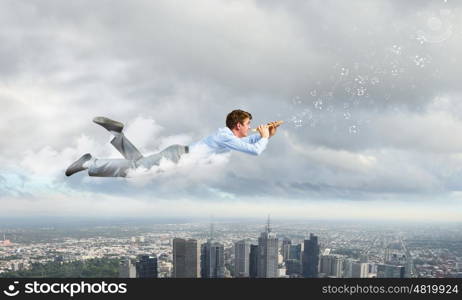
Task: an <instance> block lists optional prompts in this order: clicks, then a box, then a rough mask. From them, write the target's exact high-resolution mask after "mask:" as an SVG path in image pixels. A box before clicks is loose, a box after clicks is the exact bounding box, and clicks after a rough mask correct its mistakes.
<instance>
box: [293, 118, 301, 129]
mask: <svg viewBox="0 0 462 300" xmlns="http://www.w3.org/2000/svg"><path fill="white" fill-rule="evenodd" d="M294 126H295V128H299V127H302V126H303V120H300V119H298V120H295V121H294Z"/></svg>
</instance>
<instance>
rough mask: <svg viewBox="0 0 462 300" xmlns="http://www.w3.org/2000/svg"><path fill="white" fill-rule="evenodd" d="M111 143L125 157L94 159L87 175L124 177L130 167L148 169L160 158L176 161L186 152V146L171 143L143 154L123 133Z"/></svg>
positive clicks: (157, 162)
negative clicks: (162, 148) (150, 153)
mask: <svg viewBox="0 0 462 300" xmlns="http://www.w3.org/2000/svg"><path fill="white" fill-rule="evenodd" d="M111 144H112V145H113V146H114V147H115V148H116V149H117V150H118V151H119V152H120V153H121V154H122V156H123V157H124V158H125V159H117V158H115V159H95V160H94V161H93V163H92V164H91V165H90V166H89V167H88V175H90V176H97V177H125V176H127V172H128V171H129V170H130V169H133V168H137V167H140V166H142V167H144V168H146V169H150V168H151V167H153V166H155V165H159V163H160V160H161V159H162V158H165V159H168V160H171V161H172V162H175V163H177V162H178V161H179V160H180V158H181V155H183V154H185V153H188V147H187V146H182V145H171V146H169V147H167V148H165V149H164V150H162V151H161V152H159V153H156V154H152V155H149V156H143V155H141V153H140V151H139V150H138V149H137V148H136V147H135V146H134V145H133V144H132V143H131V142H130V141H129V140H128V139H127V138H126V137H125V135H124V134H123V133H120V134H118V135H117V136H115V137H114V139H112V140H111Z"/></svg>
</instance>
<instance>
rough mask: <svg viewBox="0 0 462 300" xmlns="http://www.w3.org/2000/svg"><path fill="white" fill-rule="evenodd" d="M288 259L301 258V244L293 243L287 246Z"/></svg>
mask: <svg viewBox="0 0 462 300" xmlns="http://www.w3.org/2000/svg"><path fill="white" fill-rule="evenodd" d="M289 259H297V260H300V261H301V259H302V244H295V245H290V246H289Z"/></svg>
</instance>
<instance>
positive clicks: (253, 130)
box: [250, 121, 284, 132]
mask: <svg viewBox="0 0 462 300" xmlns="http://www.w3.org/2000/svg"><path fill="white" fill-rule="evenodd" d="M275 123H276V124H275V125H276V127H278V126H279V125H281V124H282V123H284V121H277V122H275ZM266 125H269V127H273V125H272V124H271V123H268V124H266ZM250 131H251V132H258V130H257V128H252V129H250Z"/></svg>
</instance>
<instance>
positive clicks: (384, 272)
mask: <svg viewBox="0 0 462 300" xmlns="http://www.w3.org/2000/svg"><path fill="white" fill-rule="evenodd" d="M404 274H405V270H404V267H403V266H394V265H387V264H379V265H377V278H404Z"/></svg>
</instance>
